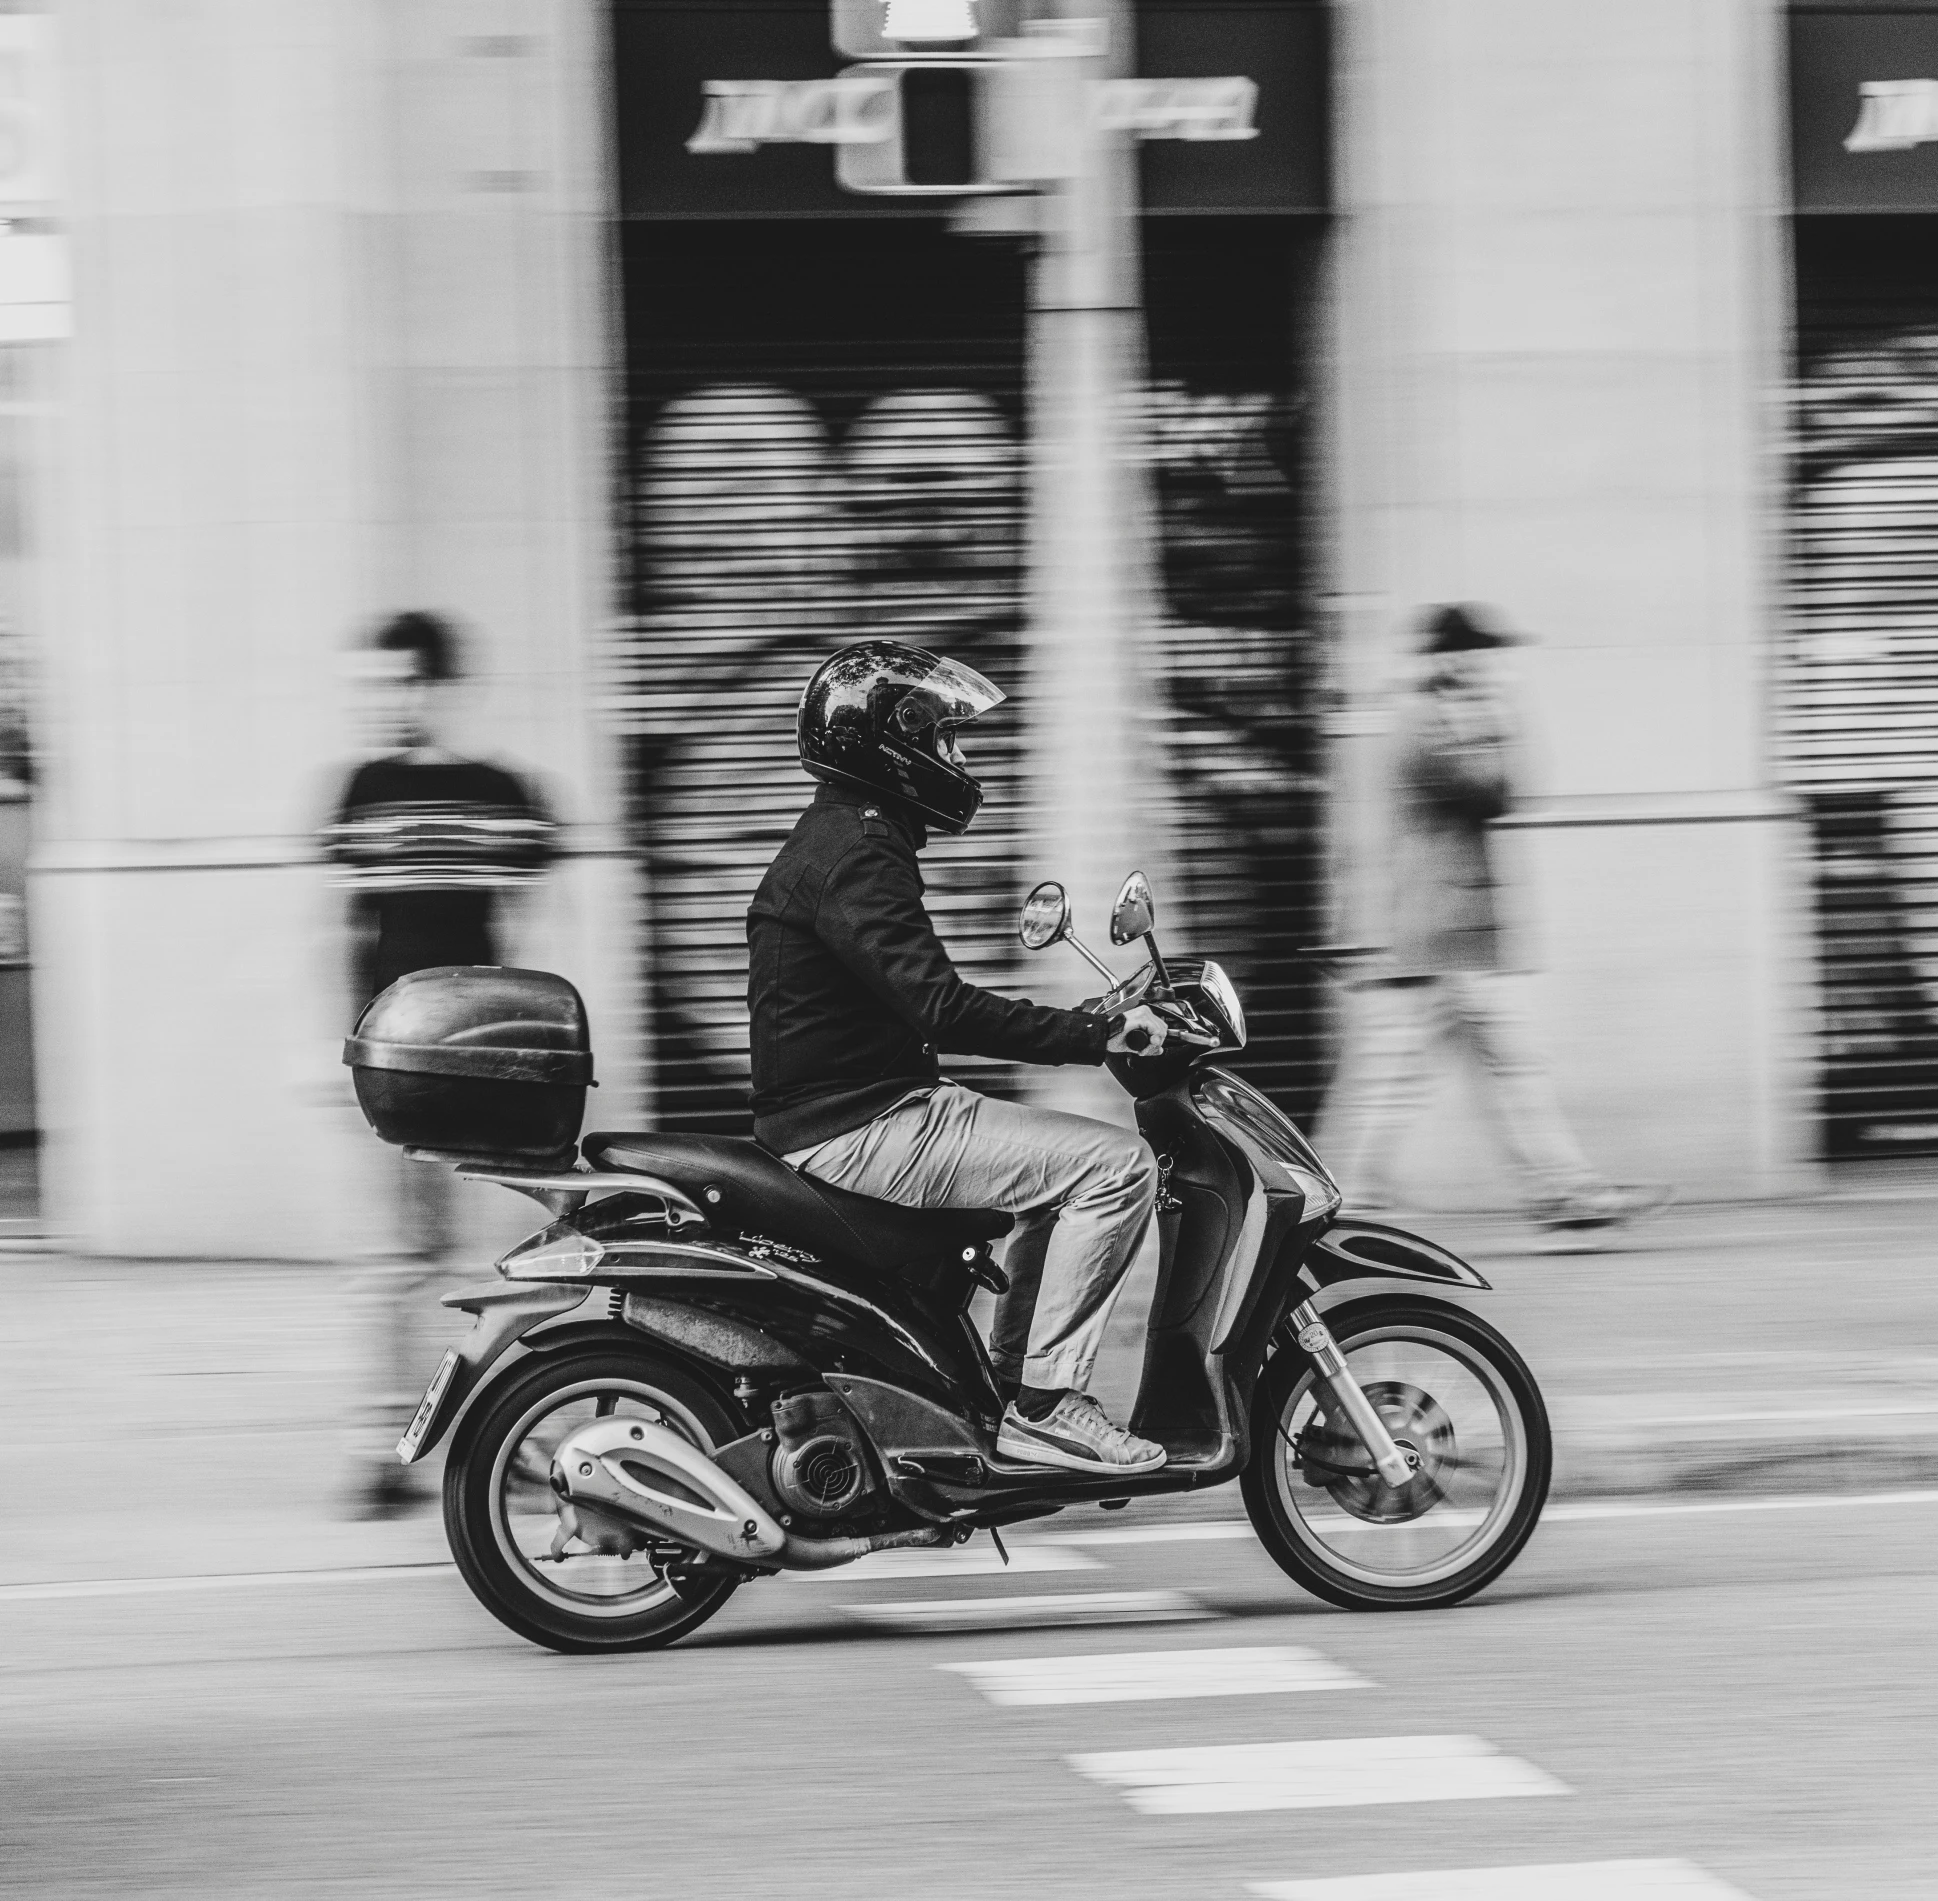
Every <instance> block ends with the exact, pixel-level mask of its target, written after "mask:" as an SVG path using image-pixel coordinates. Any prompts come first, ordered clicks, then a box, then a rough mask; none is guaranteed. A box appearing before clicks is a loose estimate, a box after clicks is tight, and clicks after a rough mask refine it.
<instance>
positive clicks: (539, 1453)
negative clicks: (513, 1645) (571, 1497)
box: [444, 1345, 738, 1653]
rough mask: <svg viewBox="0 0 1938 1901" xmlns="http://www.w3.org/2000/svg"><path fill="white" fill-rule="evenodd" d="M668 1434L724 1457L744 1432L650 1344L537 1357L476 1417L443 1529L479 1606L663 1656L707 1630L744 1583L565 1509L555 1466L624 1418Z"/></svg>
mask: <svg viewBox="0 0 1938 1901" xmlns="http://www.w3.org/2000/svg"><path fill="white" fill-rule="evenodd" d="M615 1413H617V1414H620V1415H623V1416H625V1417H629V1418H630V1417H638V1418H640V1419H644V1420H650V1421H652V1422H653V1423H655V1424H658V1425H663V1426H668V1427H670V1428H671V1429H672V1430H673V1431H675V1432H678V1433H680V1434H681V1435H682V1436H683V1437H685V1438H687V1439H690V1440H691V1441H692V1442H693V1443H694V1444H695V1445H697V1446H698V1447H700V1449H701V1450H702V1451H705V1452H711V1451H712V1450H713V1449H714V1448H715V1447H716V1446H719V1445H724V1444H725V1443H726V1442H727V1441H728V1440H729V1439H732V1438H736V1437H738V1428H737V1427H736V1425H735V1423H734V1419H733V1416H732V1414H731V1413H729V1412H728V1410H727V1408H726V1407H725V1406H724V1405H723V1404H722V1403H721V1401H720V1400H719V1398H718V1397H717V1396H716V1395H714V1394H712V1393H710V1392H709V1391H708V1390H707V1389H706V1388H705V1387H704V1386H702V1385H701V1384H700V1382H699V1381H698V1380H696V1379H695V1378H693V1376H692V1375H691V1374H689V1373H687V1372H686V1371H685V1370H684V1369H683V1368H681V1367H678V1366H675V1365H674V1364H672V1363H671V1362H670V1361H668V1360H665V1359H663V1358H662V1357H660V1356H659V1355H658V1354H655V1353H653V1352H651V1351H650V1350H649V1349H646V1348H643V1347H642V1348H632V1347H629V1346H624V1345H616V1346H598V1345H595V1346H587V1347H581V1348H576V1349H564V1350H561V1351H559V1352H557V1353H538V1354H533V1355H532V1356H531V1358H530V1359H529V1360H527V1361H525V1362H524V1363H523V1364H522V1365H521V1366H520V1367H519V1369H518V1371H517V1372H516V1373H515V1374H514V1376H513V1377H512V1378H511V1379H509V1380H507V1381H506V1382H505V1384H504V1386H503V1387H502V1388H501V1389H500V1390H499V1391H498V1392H497V1393H495V1394H486V1395H485V1396H484V1397H483V1398H482V1399H481V1400H480V1402H479V1404H478V1407H477V1409H476V1410H475V1411H474V1412H473V1413H472V1414H471V1415H470V1416H469V1417H468V1418H467V1419H466V1420H465V1421H464V1423H463V1424H462V1425H461V1426H460V1428H459V1430H458V1434H457V1437H456V1439H455V1440H454V1441H453V1443H452V1446H451V1452H450V1456H449V1458H448V1460H447V1461H446V1463H445V1468H444V1529H445V1534H446V1536H447V1537H449V1539H450V1541H451V1555H452V1556H453V1557H454V1558H456V1560H457V1564H458V1570H459V1572H460V1573H461V1574H462V1575H463V1577H464V1581H465V1583H467V1584H468V1585H470V1587H471V1589H472V1591H473V1592H474V1593H476V1595H477V1597H478V1600H479V1602H480V1603H482V1604H483V1605H484V1607H485V1608H486V1609H487V1610H488V1611H490V1612H491V1614H492V1615H493V1616H494V1617H496V1618H497V1619H498V1620H499V1621H500V1622H501V1623H503V1624H505V1625H508V1626H509V1627H510V1628H511V1629H512V1630H515V1631H516V1632H517V1633H518V1634H519V1635H520V1636H521V1637H528V1638H530V1639H531V1640H532V1642H534V1643H539V1644H543V1645H545V1646H546V1647H547V1648H548V1649H551V1650H561V1651H566V1652H581V1653H583V1652H588V1651H591V1652H597V1651H614V1650H651V1649H656V1648H658V1647H659V1646H660V1645H662V1644H670V1643H672V1642H673V1641H674V1640H675V1639H676V1638H680V1637H684V1636H685V1635H686V1634H687V1633H688V1632H689V1631H693V1630H697V1629H698V1628H699V1627H700V1625H702V1624H704V1623H705V1622H706V1621H707V1619H708V1618H709V1617H711V1616H712V1615H713V1614H714V1613H715V1612H716V1611H717V1610H719V1609H720V1607H721V1606H722V1605H723V1604H725V1603H726V1601H727V1599H728V1598H729V1597H731V1596H732V1595H733V1592H734V1587H735V1584H736V1582H737V1579H736V1578H734V1577H733V1576H731V1575H729V1576H724V1577H723V1576H721V1575H720V1574H719V1573H717V1572H716V1573H714V1574H713V1575H711V1576H709V1575H708V1574H707V1572H706V1571H705V1570H703V1569H700V1568H697V1567H696V1568H694V1569H691V1570H684V1569H682V1568H681V1565H680V1562H679V1559H680V1555H681V1554H678V1553H673V1552H668V1551H666V1550H663V1549H656V1548H655V1547H654V1546H653V1545H652V1544H651V1542H650V1541H649V1540H648V1538H647V1537H646V1536H645V1535H643V1534H639V1535H634V1534H633V1533H632V1532H631V1529H630V1528H629V1527H626V1526H623V1525H615V1524H612V1523H607V1522H604V1521H600V1520H598V1519H596V1517H594V1516H593V1515H591V1514H582V1513H572V1514H571V1515H570V1516H568V1515H567V1513H566V1512H565V1511H562V1510H561V1504H562V1501H561V1500H560V1498H559V1496H558V1495H557V1493H555V1492H554V1491H553V1489H552V1486H551V1482H550V1477H551V1462H552V1457H553V1454H554V1453H555V1452H556V1451H557V1449H558V1447H559V1446H560V1445H561V1444H562V1443H563V1441H564V1440H565V1439H566V1438H567V1437H568V1436H569V1435H570V1434H572V1433H573V1432H576V1431H577V1430H579V1428H581V1427H582V1426H587V1425H590V1424H592V1423H593V1421H594V1420H597V1419H602V1418H606V1417H609V1416H610V1415H612V1414H615Z"/></svg>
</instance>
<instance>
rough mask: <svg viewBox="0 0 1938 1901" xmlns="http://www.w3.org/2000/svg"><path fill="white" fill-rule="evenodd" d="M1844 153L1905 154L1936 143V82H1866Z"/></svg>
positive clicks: (1886, 80) (1897, 80)
mask: <svg viewBox="0 0 1938 1901" xmlns="http://www.w3.org/2000/svg"><path fill="white" fill-rule="evenodd" d="M1857 90H1858V95H1859V98H1860V100H1861V102H1862V103H1861V104H1860V105H1859V107H1858V111H1857V123H1856V125H1854V126H1853V127H1852V128H1851V132H1850V137H1849V138H1847V139H1846V140H1845V141H1844V150H1845V151H1847V152H1908V151H1910V150H1911V148H1912V147H1913V146H1914V145H1929V144H1930V143H1932V142H1933V141H1934V140H1938V79H1867V80H1865V81H1864V82H1863V83H1862V84H1861V85H1860V86H1859V87H1858V89H1857Z"/></svg>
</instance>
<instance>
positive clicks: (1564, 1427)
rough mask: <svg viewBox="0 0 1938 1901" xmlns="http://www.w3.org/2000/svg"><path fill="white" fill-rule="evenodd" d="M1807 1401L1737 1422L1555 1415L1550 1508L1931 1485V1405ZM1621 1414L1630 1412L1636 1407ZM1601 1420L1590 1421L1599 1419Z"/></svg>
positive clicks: (1935, 1479) (1592, 1410) (1731, 1416)
mask: <svg viewBox="0 0 1938 1901" xmlns="http://www.w3.org/2000/svg"><path fill="white" fill-rule="evenodd" d="M1815 1397H1816V1396H1814V1395H1795V1396H1793V1403H1792V1404H1791V1405H1789V1406H1788V1407H1785V1408H1783V1409H1781V1410H1780V1411H1779V1410H1778V1409H1775V1408H1772V1409H1771V1411H1772V1412H1773V1413H1774V1414H1775V1416H1773V1417H1749V1418H1745V1417H1744V1416H1743V1415H1742V1414H1741V1413H1740V1412H1739V1413H1729V1412H1721V1411H1717V1410H1715V1401H1714V1399H1711V1400H1710V1401H1709V1402H1708V1406H1709V1410H1708V1411H1707V1413H1705V1412H1704V1411H1703V1410H1701V1409H1700V1408H1698V1407H1697V1406H1695V1405H1692V1406H1691V1409H1690V1410H1689V1411H1688V1412H1687V1413H1683V1412H1680V1411H1669V1412H1664V1411H1660V1410H1656V1409H1655V1408H1656V1407H1659V1405H1660V1400H1661V1396H1660V1395H1651V1396H1650V1399H1651V1400H1652V1401H1653V1402H1654V1405H1653V1406H1652V1407H1651V1409H1650V1411H1649V1412H1648V1413H1647V1414H1646V1415H1643V1416H1639V1417H1637V1416H1631V1417H1629V1418H1627V1419H1620V1418H1609V1417H1607V1416H1605V1415H1606V1414H1607V1413H1609V1412H1613V1411H1616V1410H1617V1407H1616V1406H1615V1405H1613V1404H1611V1403H1610V1402H1606V1401H1602V1402H1597V1401H1592V1400H1576V1401H1572V1402H1569V1401H1563V1402H1560V1403H1559V1404H1558V1405H1557V1407H1556V1412H1557V1414H1558V1417H1557V1418H1556V1421H1555V1476H1554V1486H1553V1496H1554V1497H1556V1498H1612V1497H1631V1498H1632V1497H1637V1496H1640V1495H1643V1494H1646V1493H1652V1492H1817V1491H1836V1490H1844V1489H1849V1490H1856V1491H1889V1490H1893V1489H1898V1488H1908V1487H1917V1486H1924V1485H1933V1484H1938V1400H1932V1401H1904V1402H1900V1403H1898V1404H1896V1405H1889V1404H1887V1405H1876V1406H1869V1407H1867V1406H1863V1405H1861V1404H1856V1403H1853V1401H1852V1400H1851V1398H1850V1396H1848V1395H1844V1396H1841V1397H1842V1404H1840V1405H1828V1406H1826V1405H1820V1404H1813V1403H1812V1400H1813V1399H1814V1398H1815ZM1620 1410H1629V1411H1633V1410H1635V1409H1634V1408H1633V1403H1631V1406H1629V1407H1622V1408H1620ZM1598 1413H1600V1414H1603V1415H1604V1416H1603V1417H1600V1418H1597V1417H1596V1416H1595V1415H1596V1414H1598Z"/></svg>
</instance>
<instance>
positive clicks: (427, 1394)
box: [397, 1347, 458, 1465]
mask: <svg viewBox="0 0 1938 1901" xmlns="http://www.w3.org/2000/svg"><path fill="white" fill-rule="evenodd" d="M457 1370H458V1350H457V1348H456V1347H452V1348H451V1349H450V1350H449V1351H448V1352H447V1353H446V1354H445V1356H444V1358H443V1359H442V1360H440V1361H439V1362H438V1368H437V1371H436V1372H435V1373H433V1374H432V1375H431V1383H430V1385H428V1386H427V1387H425V1389H424V1397H423V1398H422V1399H421V1400H420V1401H418V1405H417V1416H416V1417H415V1418H414V1419H413V1420H412V1421H411V1422H410V1426H409V1428H408V1429H407V1430H406V1431H405V1433H404V1436H403V1437H402V1438H401V1439H399V1440H398V1441H397V1456H398V1458H399V1459H401V1460H402V1461H403V1463H404V1464H406V1465H409V1464H410V1463H411V1462H412V1461H413V1460H415V1459H416V1457H417V1448H418V1447H419V1446H421V1445H422V1444H423V1443H424V1435H425V1434H426V1433H427V1432H429V1431H430V1429H431V1421H432V1420H434V1419H435V1418H436V1417H437V1409H438V1407H440V1406H441V1405H442V1404H443V1403H444V1395H445V1394H446V1393H447V1392H449V1391H450V1388H451V1378H452V1375H453V1374H455V1373H456V1372H457Z"/></svg>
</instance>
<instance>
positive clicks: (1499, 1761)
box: [1069, 1736, 1572, 1815]
mask: <svg viewBox="0 0 1938 1901" xmlns="http://www.w3.org/2000/svg"><path fill="white" fill-rule="evenodd" d="M1069 1762H1070V1766H1071V1767H1072V1768H1073V1769H1075V1770H1076V1771H1077V1772H1078V1773H1079V1774H1081V1775H1085V1776H1088V1777H1090V1778H1091V1780H1092V1781H1094V1782H1102V1783H1106V1784H1108V1785H1110V1786H1112V1787H1114V1788H1117V1789H1120V1790H1121V1791H1122V1792H1123V1796H1124V1800H1125V1801H1127V1802H1128V1803H1129V1804H1130V1805H1131V1807H1132V1808H1134V1809H1136V1810H1138V1811H1139V1812H1140V1813H1141V1814H1144V1815H1204V1814H1213V1813H1223V1812H1226V1811H1231V1810H1237V1809H1332V1808H1359V1807H1364V1806H1366V1805H1368V1804H1371V1803H1383V1802H1474V1801H1480V1800H1483V1799H1486V1798H1489V1797H1495V1796H1518V1795H1568V1794H1571V1793H1572V1791H1571V1790H1570V1789H1569V1788H1568V1786H1567V1784H1566V1783H1563V1782H1557V1781H1556V1780H1555V1778H1554V1777H1553V1776H1551V1775H1549V1774H1547V1773H1546V1772H1545V1771H1544V1770H1540V1769H1537V1768H1536V1767H1535V1766H1534V1765H1533V1764H1532V1763H1531V1762H1523V1761H1522V1760H1521V1759H1520V1758H1519V1757H1518V1756H1508V1755H1503V1754H1502V1753H1501V1751H1500V1750H1498V1749H1496V1748H1495V1747H1494V1745H1493V1744H1492V1743H1490V1742H1487V1741H1486V1740H1484V1739H1483V1738H1482V1737H1479V1736H1355V1737H1344V1738H1335V1739H1328V1740H1324V1741H1315V1742H1296V1743H1226V1744H1214V1745H1211V1746H1209V1747H1199V1748H1189V1749H1124V1750H1110V1751H1107V1752H1105V1753H1103V1754H1099V1755H1082V1756H1072V1757H1070V1758H1069Z"/></svg>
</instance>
